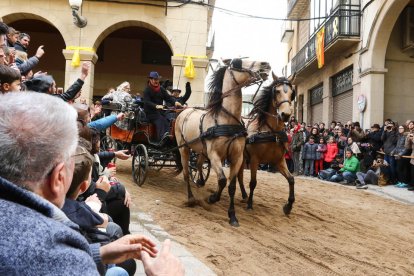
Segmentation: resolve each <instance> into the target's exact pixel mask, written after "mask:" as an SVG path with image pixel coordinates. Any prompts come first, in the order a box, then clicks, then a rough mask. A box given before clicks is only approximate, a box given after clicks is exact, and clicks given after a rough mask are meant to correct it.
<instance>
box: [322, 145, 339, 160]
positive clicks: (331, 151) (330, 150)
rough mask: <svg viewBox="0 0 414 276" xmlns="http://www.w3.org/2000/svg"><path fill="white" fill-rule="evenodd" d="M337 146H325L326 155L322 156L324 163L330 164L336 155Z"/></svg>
mask: <svg viewBox="0 0 414 276" xmlns="http://www.w3.org/2000/svg"><path fill="white" fill-rule="evenodd" d="M338 152H339V151H338V145H337V144H336V143H328V144H326V153H325V156H324V161H325V162H327V163H330V162H332V160H334V159H335V157H336V155H337V154H338Z"/></svg>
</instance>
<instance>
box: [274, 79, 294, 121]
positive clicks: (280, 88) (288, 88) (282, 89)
mask: <svg viewBox="0 0 414 276" xmlns="http://www.w3.org/2000/svg"><path fill="white" fill-rule="evenodd" d="M272 76H273V82H272V84H271V85H270V86H271V87H272V98H273V108H275V109H277V110H278V113H279V115H280V117H281V119H282V120H283V121H284V122H287V121H288V120H289V118H290V116H291V115H292V109H291V104H292V101H294V100H295V97H296V92H295V90H294V89H293V86H292V81H293V80H294V78H295V75H292V76H290V77H289V78H285V77H280V78H279V77H277V76H276V75H275V74H274V73H273V72H272Z"/></svg>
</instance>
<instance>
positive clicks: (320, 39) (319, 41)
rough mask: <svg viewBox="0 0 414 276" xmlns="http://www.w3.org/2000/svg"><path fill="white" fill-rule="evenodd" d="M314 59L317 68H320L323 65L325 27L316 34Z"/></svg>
mask: <svg viewBox="0 0 414 276" xmlns="http://www.w3.org/2000/svg"><path fill="white" fill-rule="evenodd" d="M316 59H317V60H318V68H322V67H323V66H324V65H325V27H322V28H321V29H320V31H319V32H318V33H317V34H316Z"/></svg>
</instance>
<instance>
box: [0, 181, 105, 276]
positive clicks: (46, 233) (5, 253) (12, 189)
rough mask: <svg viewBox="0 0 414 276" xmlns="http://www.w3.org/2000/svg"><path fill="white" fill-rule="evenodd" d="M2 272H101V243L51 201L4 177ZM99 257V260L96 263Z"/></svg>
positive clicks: (1, 191) (0, 198) (0, 188)
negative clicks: (90, 241) (89, 239)
mask: <svg viewBox="0 0 414 276" xmlns="http://www.w3.org/2000/svg"><path fill="white" fill-rule="evenodd" d="M0 209H1V212H0V222H1V223H0V233H1V234H2V237H1V242H0V244H1V246H0V247H1V250H0V274H2V275H32V274H37V275H63V274H68V273H71V274H74V275H98V270H97V267H96V264H95V263H97V264H98V266H99V267H100V268H101V269H104V267H103V264H102V263H101V259H100V254H99V250H100V245H99V244H91V245H89V244H88V242H87V241H86V239H85V238H84V237H83V236H82V235H81V234H80V233H79V232H78V231H79V227H78V226H77V225H76V224H74V223H73V222H71V221H70V220H69V219H68V218H67V217H66V216H65V214H64V213H63V212H62V211H61V210H60V209H58V208H57V207H56V206H54V205H53V204H52V203H50V202H49V201H47V200H45V199H44V198H41V197H40V196H38V195H36V194H34V193H32V192H29V191H27V190H24V189H22V188H20V187H18V186H17V185H15V184H13V183H11V182H9V181H7V180H5V179H3V178H1V177H0ZM94 260H95V262H94Z"/></svg>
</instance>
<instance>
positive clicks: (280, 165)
mask: <svg viewBox="0 0 414 276" xmlns="http://www.w3.org/2000/svg"><path fill="white" fill-rule="evenodd" d="M276 165H277V167H278V169H279V172H280V173H281V174H282V175H283V176H284V177H285V178H286V180H287V181H288V183H289V198H288V202H286V204H285V205H284V206H283V212H284V213H285V215H289V214H290V212H291V211H292V208H293V203H294V202H295V178H294V177H293V175H292V174H291V173H290V172H289V169H288V167H287V165H286V160H285V159H284V158H280V159H279V160H278V161H277V164H276Z"/></svg>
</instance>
